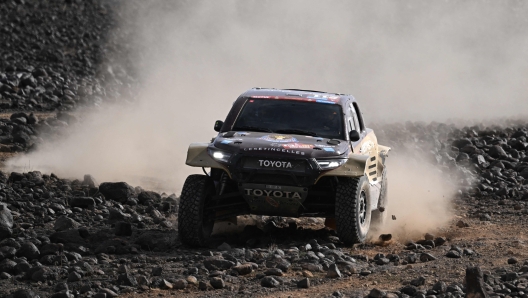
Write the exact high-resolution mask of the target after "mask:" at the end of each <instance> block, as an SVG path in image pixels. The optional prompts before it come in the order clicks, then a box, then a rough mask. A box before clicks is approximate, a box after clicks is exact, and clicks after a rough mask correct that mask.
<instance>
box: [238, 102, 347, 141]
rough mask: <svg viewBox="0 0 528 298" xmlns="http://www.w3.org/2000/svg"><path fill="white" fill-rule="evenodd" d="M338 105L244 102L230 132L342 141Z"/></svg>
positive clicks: (341, 122)
mask: <svg viewBox="0 0 528 298" xmlns="http://www.w3.org/2000/svg"><path fill="white" fill-rule="evenodd" d="M342 114H343V113H342V110H341V106H340V105H337V104H329V103H315V102H304V101H299V100H275V99H252V98H250V99H248V100H247V102H246V104H245V105H244V107H243V108H242V111H241V112H240V114H239V115H238V118H237V119H236V121H235V124H234V125H233V130H234V131H243V130H246V131H262V132H265V131H268V132H277V133H290V134H298V135H308V136H317V137H322V138H329V139H342V140H344V139H345V138H344V125H343V119H342Z"/></svg>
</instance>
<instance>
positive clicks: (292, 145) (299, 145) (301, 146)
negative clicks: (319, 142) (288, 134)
mask: <svg viewBox="0 0 528 298" xmlns="http://www.w3.org/2000/svg"><path fill="white" fill-rule="evenodd" d="M282 147H283V148H286V149H313V147H314V145H310V144H302V143H289V144H283V145H282Z"/></svg>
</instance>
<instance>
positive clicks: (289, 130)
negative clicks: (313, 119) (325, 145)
mask: <svg viewBox="0 0 528 298" xmlns="http://www.w3.org/2000/svg"><path fill="white" fill-rule="evenodd" d="M275 132H280V133H293V134H298V135H305V136H312V137H317V133H315V132H313V131H307V130H302V129H277V130H276V131H275Z"/></svg>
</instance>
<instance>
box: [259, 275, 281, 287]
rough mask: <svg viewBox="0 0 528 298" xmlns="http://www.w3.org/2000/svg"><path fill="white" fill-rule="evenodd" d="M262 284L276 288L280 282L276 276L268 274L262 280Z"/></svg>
mask: <svg viewBox="0 0 528 298" xmlns="http://www.w3.org/2000/svg"><path fill="white" fill-rule="evenodd" d="M260 285H261V286H263V287H266V288H276V287H278V286H279V285H280V283H279V282H278V281H277V280H276V279H275V278H273V277H271V276H266V277H263V278H262V279H261V280H260Z"/></svg>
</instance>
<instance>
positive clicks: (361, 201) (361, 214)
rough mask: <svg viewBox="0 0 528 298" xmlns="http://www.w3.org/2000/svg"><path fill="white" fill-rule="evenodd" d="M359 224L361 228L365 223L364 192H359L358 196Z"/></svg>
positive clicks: (365, 205) (365, 200)
mask: <svg viewBox="0 0 528 298" xmlns="http://www.w3.org/2000/svg"><path fill="white" fill-rule="evenodd" d="M358 215H359V216H358V217H359V224H360V225H361V226H362V227H363V226H365V223H366V221H367V197H366V195H365V192H363V191H362V192H361V195H360V196H359V214H358Z"/></svg>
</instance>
